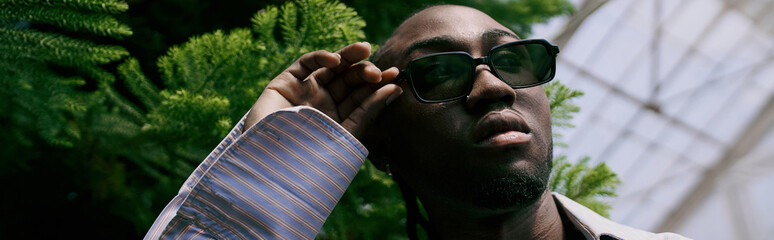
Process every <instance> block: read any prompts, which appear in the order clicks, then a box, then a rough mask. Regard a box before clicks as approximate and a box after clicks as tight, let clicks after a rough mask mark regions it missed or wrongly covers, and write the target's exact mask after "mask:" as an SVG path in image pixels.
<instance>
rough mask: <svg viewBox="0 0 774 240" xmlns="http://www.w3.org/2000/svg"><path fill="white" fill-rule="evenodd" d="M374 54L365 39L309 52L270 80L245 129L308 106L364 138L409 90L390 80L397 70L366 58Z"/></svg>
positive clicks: (357, 136) (396, 73)
mask: <svg viewBox="0 0 774 240" xmlns="http://www.w3.org/2000/svg"><path fill="white" fill-rule="evenodd" d="M370 55H371V45H370V44H368V43H365V42H360V43H354V44H351V45H349V46H346V47H344V48H342V49H340V50H339V51H336V52H335V53H331V52H328V51H325V50H319V51H315V52H311V53H307V54H304V55H303V56H301V58H299V59H298V60H297V61H296V62H294V63H293V64H292V65H290V67H288V68H287V69H285V71H283V72H282V73H280V74H279V76H277V77H276V78H274V79H273V80H272V81H271V82H269V85H268V86H266V89H264V90H263V93H261V96H260V97H258V100H257V101H256V102H255V104H253V107H252V109H251V110H250V114H249V115H247V118H246V119H245V125H244V127H245V129H247V128H249V127H251V126H253V125H254V124H255V123H257V122H258V121H260V120H261V119H263V118H264V117H266V116H267V115H269V114H271V113H273V112H275V111H277V110H280V109H283V108H288V107H293V106H302V105H303V106H310V107H313V108H316V109H317V110H320V111H321V112H323V113H325V114H326V115H328V116H329V117H330V118H332V119H333V120H334V121H336V122H338V123H340V124H341V126H343V127H344V129H346V130H347V131H349V132H350V133H351V134H352V135H353V136H355V137H356V138H358V139H361V137H362V136H363V135H364V132H365V129H366V128H367V127H368V126H369V125H370V124H371V123H372V122H373V120H374V119H376V117H377V116H378V115H379V112H381V111H382V109H384V107H385V106H386V105H387V104H389V103H390V102H391V101H392V100H394V99H395V98H397V97H398V96H399V95H400V94H401V93H402V92H403V91H402V90H401V89H400V87H398V86H397V85H395V84H388V83H390V82H392V81H393V80H394V79H395V77H397V75H398V69H397V68H394V67H393V68H390V69H387V70H385V71H383V72H382V71H380V70H379V68H377V67H376V66H374V64H373V63H371V62H368V61H363V62H360V61H361V60H363V59H366V58H368V56H370ZM361 140H362V139H361Z"/></svg>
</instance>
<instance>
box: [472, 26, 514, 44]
mask: <svg viewBox="0 0 774 240" xmlns="http://www.w3.org/2000/svg"><path fill="white" fill-rule="evenodd" d="M502 37H512V38H515V39H518V40H521V38H519V36H516V34H513V33H510V32H508V31H505V30H502V29H496V28H491V29H487V30H486V31H485V32H484V34H482V35H481V41H482V42H485V43H488V42H496V41H497V40H500V38H502Z"/></svg>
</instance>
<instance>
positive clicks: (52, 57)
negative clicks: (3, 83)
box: [0, 28, 129, 66]
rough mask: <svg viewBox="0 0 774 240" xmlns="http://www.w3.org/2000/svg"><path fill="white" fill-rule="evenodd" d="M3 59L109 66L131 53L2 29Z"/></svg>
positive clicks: (48, 34)
mask: <svg viewBox="0 0 774 240" xmlns="http://www.w3.org/2000/svg"><path fill="white" fill-rule="evenodd" d="M0 43H1V44H0V58H5V59H8V60H9V61H11V60H18V59H29V60H32V61H47V62H54V63H59V64H64V65H72V66H79V65H91V64H105V63H109V62H112V61H115V60H118V59H121V58H122V57H124V56H127V55H129V53H128V52H127V51H126V50H125V49H123V48H121V47H118V46H106V45H98V44H95V43H92V42H87V41H83V40H78V39H73V38H70V37H66V36H63V35H59V34H53V33H43V32H37V31H34V30H17V29H6V28H0Z"/></svg>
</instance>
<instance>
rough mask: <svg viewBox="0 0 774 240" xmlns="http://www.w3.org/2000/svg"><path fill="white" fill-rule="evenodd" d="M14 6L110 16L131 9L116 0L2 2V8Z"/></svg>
mask: <svg viewBox="0 0 774 240" xmlns="http://www.w3.org/2000/svg"><path fill="white" fill-rule="evenodd" d="M12 6H32V7H36V6H44V7H47V8H66V9H70V10H77V11H82V10H86V11H92V12H100V13H109V14H119V13H122V12H125V11H126V10H128V9H129V5H128V4H126V2H122V1H116V0H0V7H2V8H6V7H12Z"/></svg>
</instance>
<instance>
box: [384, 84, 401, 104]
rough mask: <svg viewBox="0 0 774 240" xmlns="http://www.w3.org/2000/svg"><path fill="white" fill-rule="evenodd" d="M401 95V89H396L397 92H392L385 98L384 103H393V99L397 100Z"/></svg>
mask: <svg viewBox="0 0 774 240" xmlns="http://www.w3.org/2000/svg"><path fill="white" fill-rule="evenodd" d="M401 93H403V89H400V88H398V91H395V92H393V93H392V94H391V95H390V96H389V97H387V101H386V102H385V103H386V104H387V105H390V103H392V102H394V101H395V99H398V97H399V96H400V94H401Z"/></svg>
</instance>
